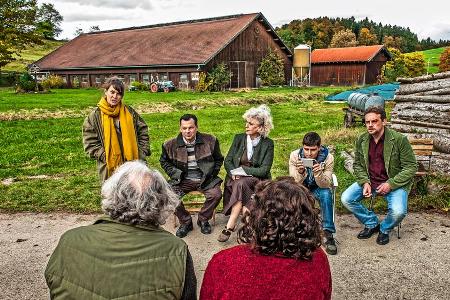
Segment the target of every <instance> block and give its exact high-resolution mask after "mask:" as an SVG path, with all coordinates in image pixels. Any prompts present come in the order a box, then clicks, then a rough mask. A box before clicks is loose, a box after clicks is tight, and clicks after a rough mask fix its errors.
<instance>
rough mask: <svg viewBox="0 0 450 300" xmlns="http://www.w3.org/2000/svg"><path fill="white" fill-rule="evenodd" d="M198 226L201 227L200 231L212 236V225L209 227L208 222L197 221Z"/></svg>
mask: <svg viewBox="0 0 450 300" xmlns="http://www.w3.org/2000/svg"><path fill="white" fill-rule="evenodd" d="M197 225H198V226H199V227H200V231H201V232H202V233H203V234H210V233H211V225H209V222H208V221H200V220H197Z"/></svg>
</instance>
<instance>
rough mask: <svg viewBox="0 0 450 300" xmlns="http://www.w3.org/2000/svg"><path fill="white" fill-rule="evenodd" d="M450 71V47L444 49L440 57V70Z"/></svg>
mask: <svg viewBox="0 0 450 300" xmlns="http://www.w3.org/2000/svg"><path fill="white" fill-rule="evenodd" d="M446 71H450V47H447V48H445V49H444V52H442V53H441V56H440V58H439V72H446Z"/></svg>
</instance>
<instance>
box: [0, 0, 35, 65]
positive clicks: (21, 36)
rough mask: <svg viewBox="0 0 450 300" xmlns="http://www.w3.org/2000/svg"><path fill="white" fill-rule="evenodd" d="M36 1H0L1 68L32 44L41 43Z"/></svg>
mask: <svg viewBox="0 0 450 300" xmlns="http://www.w3.org/2000/svg"><path fill="white" fill-rule="evenodd" d="M36 10H37V6H36V0H7V1H5V0H2V1H0V68H1V67H3V66H4V65H6V64H7V63H9V62H11V61H13V60H15V59H16V57H17V56H20V51H21V50H22V49H24V48H25V47H26V46H28V45H31V44H39V43H41V36H40V35H39V32H38V31H37V30H36V26H35V21H36Z"/></svg>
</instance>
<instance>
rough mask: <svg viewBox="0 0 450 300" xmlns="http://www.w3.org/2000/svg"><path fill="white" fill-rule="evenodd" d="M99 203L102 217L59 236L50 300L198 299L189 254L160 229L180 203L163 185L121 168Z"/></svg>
mask: <svg viewBox="0 0 450 300" xmlns="http://www.w3.org/2000/svg"><path fill="white" fill-rule="evenodd" d="M102 196H103V200H102V209H103V212H104V213H105V214H106V215H107V216H105V217H102V218H100V219H99V220H97V221H96V222H95V223H94V224H93V225H89V226H83V227H78V228H75V229H72V230H69V231H67V232H66V233H64V234H63V235H62V237H61V239H60V241H59V243H58V246H57V247H56V249H55V251H54V252H53V254H52V256H51V257H50V260H49V262H48V264H47V268H46V270H45V279H46V281H47V285H48V287H49V289H50V297H51V299H128V300H129V299H196V285H197V282H196V278H195V272H194V267H193V263H192V258H191V256H190V254H189V250H188V247H187V245H186V243H185V242H184V241H183V240H181V239H179V238H177V237H175V236H174V235H172V234H171V233H169V232H167V231H165V230H164V229H162V228H161V227H160V225H161V224H164V223H165V220H166V219H167V217H168V216H170V215H171V214H173V212H174V210H175V207H176V206H177V205H178V203H179V200H178V196H177V195H176V194H175V193H174V192H172V190H171V188H170V186H169V184H168V183H167V182H166V181H165V179H164V177H163V176H162V175H161V174H160V173H159V172H158V171H156V170H150V169H149V168H148V167H147V166H146V165H145V164H144V163H143V162H140V161H133V162H126V163H124V164H123V165H121V166H120V167H119V168H118V169H117V170H116V171H115V173H114V174H113V175H112V176H111V177H110V178H109V179H108V180H106V181H105V183H104V184H103V187H102Z"/></svg>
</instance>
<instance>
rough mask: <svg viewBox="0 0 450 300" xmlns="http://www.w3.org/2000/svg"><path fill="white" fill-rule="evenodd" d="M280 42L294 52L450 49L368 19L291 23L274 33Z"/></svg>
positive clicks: (293, 21) (314, 20) (446, 43)
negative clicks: (305, 47)
mask: <svg viewBox="0 0 450 300" xmlns="http://www.w3.org/2000/svg"><path fill="white" fill-rule="evenodd" d="M275 31H276V32H277V34H278V35H279V36H280V38H281V39H282V40H283V41H284V42H285V44H286V45H287V46H288V47H289V48H290V49H291V50H292V49H293V48H294V47H296V46H297V45H299V44H308V45H310V46H311V47H312V49H321V48H334V47H351V46H357V45H359V46H368V45H381V44H383V45H385V46H386V47H389V48H396V49H398V50H400V51H401V52H402V53H407V52H413V51H421V50H428V49H433V48H439V47H445V46H448V45H450V40H442V39H440V40H439V41H435V40H432V39H431V38H427V39H422V40H419V39H418V37H417V34H415V33H414V32H412V31H411V30H410V29H409V28H408V27H406V28H405V27H401V26H397V25H390V24H388V25H384V24H382V23H376V22H374V21H372V20H369V19H368V18H365V19H362V20H356V19H355V18H354V17H350V18H329V17H320V18H313V19H311V18H307V19H303V20H292V21H291V22H289V23H288V24H284V25H282V26H281V27H277V28H276V29H275Z"/></svg>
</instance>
